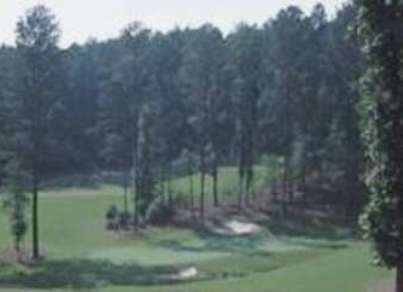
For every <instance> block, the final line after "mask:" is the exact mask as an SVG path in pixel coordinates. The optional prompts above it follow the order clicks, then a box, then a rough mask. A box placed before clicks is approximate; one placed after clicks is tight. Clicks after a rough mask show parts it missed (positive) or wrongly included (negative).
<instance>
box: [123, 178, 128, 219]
mask: <svg viewBox="0 0 403 292" xmlns="http://www.w3.org/2000/svg"><path fill="white" fill-rule="evenodd" d="M128 188H129V172H128V171H125V173H124V181H123V209H124V212H125V213H126V214H127V213H128V212H129V203H128Z"/></svg>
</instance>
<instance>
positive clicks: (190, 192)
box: [189, 171, 195, 215]
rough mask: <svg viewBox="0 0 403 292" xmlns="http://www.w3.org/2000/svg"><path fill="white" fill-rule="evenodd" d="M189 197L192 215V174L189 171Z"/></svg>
mask: <svg viewBox="0 0 403 292" xmlns="http://www.w3.org/2000/svg"><path fill="white" fill-rule="evenodd" d="M189 195H190V208H191V212H192V215H193V212H194V207H195V206H194V195H193V173H192V171H189Z"/></svg>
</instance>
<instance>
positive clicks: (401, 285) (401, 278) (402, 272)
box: [395, 263, 403, 292]
mask: <svg viewBox="0 0 403 292" xmlns="http://www.w3.org/2000/svg"><path fill="white" fill-rule="evenodd" d="M395 291H396V292H403V263H400V264H399V265H398V267H397V268H396V288H395Z"/></svg>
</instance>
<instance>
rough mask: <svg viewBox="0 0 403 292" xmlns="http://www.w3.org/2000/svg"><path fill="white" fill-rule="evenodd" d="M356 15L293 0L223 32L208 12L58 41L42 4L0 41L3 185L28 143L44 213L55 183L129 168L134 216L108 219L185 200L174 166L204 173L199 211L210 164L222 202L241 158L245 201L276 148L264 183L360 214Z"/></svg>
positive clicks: (315, 204)
mask: <svg viewBox="0 0 403 292" xmlns="http://www.w3.org/2000/svg"><path fill="white" fill-rule="evenodd" d="M356 13H357V11H356V8H355V6H354V5H346V6H345V7H344V8H343V9H342V10H340V11H339V13H338V14H337V15H336V17H335V18H334V19H329V18H328V17H327V16H326V11H325V9H324V8H323V6H322V5H317V6H316V7H315V8H314V10H313V11H312V13H311V14H310V15H306V14H304V13H303V12H302V10H301V9H299V8H298V7H295V6H291V7H288V8H286V9H284V10H282V11H280V12H279V14H278V15H277V16H276V17H274V18H273V19H269V20H268V21H267V22H266V23H265V24H264V25H263V26H257V25H248V24H240V25H238V26H237V27H236V29H235V30H234V31H233V32H232V33H230V34H229V35H227V36H224V35H223V34H222V32H221V31H220V30H219V29H218V28H217V27H215V26H213V25H212V24H205V25H202V26H200V27H199V28H194V29H190V28H186V29H179V28H177V29H174V30H172V31H169V32H167V33H162V32H154V31H151V30H149V29H147V28H145V27H144V26H143V25H142V24H141V23H138V22H134V23H132V24H130V25H128V26H127V27H126V28H125V29H124V30H123V32H122V34H121V35H120V37H118V38H116V39H111V40H108V41H104V42H98V41H95V40H92V41H89V42H87V43H86V44H84V45H77V44H73V45H72V46H71V47H69V48H67V49H65V50H60V49H59V48H58V47H57V41H58V37H59V33H60V32H59V31H58V28H57V23H56V21H55V18H54V16H53V15H52V14H51V13H50V11H48V9H47V8H45V7H43V6H38V7H36V8H34V9H33V10H31V11H29V12H28V14H27V16H26V18H23V19H22V20H21V21H20V23H19V25H18V29H17V46H16V47H15V48H13V47H11V48H8V47H3V48H1V49H0V60H1V62H0V66H1V69H2V70H1V71H0V185H1V184H2V183H1V180H2V178H4V177H6V172H5V168H4V165H6V164H7V163H8V160H9V159H11V158H10V157H11V156H10V153H18V155H17V156H18V158H19V159H20V161H21V163H22V164H23V165H24V168H25V169H26V171H27V174H28V175H29V177H30V179H31V181H30V183H31V184H30V190H32V191H33V194H34V195H33V200H32V203H33V205H32V206H33V214H34V216H33V219H34V220H33V223H35V222H37V214H36V211H34V210H37V193H38V191H39V188H40V187H41V185H46V181H48V180H54V179H55V177H56V176H59V175H66V176H69V175H73V176H74V175H78V176H79V175H81V174H85V175H91V174H93V173H99V172H101V171H108V172H113V173H119V175H118V176H119V177H122V179H121V180H120V181H119V183H120V184H121V185H122V189H123V192H122V193H123V196H122V199H123V213H122V214H124V216H119V215H118V214H117V215H116V217H115V218H114V219H113V220H112V221H116V222H115V223H116V225H119V223H118V221H119V220H120V219H122V220H123V221H126V219H127V218H126V214H128V213H129V210H132V211H130V212H132V213H133V214H132V215H133V217H134V218H132V219H133V220H129V221H133V223H134V224H138V223H141V221H142V220H145V221H146V220H147V217H148V215H147V213H148V210H150V209H152V206H153V204H154V202H155V201H158V202H159V204H160V206H159V207H158V208H157V209H161V210H162V209H164V208H167V209H174V210H175V208H177V207H178V206H174V205H175V204H176V203H178V202H177V201H176V200H175V195H174V193H173V190H172V187H171V180H172V178H173V177H175V176H178V175H181V174H184V173H188V174H195V173H198V172H199V173H200V178H195V177H194V176H192V175H189V186H190V187H189V190H188V192H189V194H190V196H188V197H190V198H191V199H190V202H188V204H187V205H188V207H187V208H191V210H192V211H195V210H197V211H199V213H200V217H201V218H203V217H204V211H205V207H206V202H209V200H208V198H206V194H207V193H208V192H206V190H205V187H206V185H208V184H206V181H207V179H208V177H209V176H211V178H212V182H213V183H212V192H211V193H212V197H213V203H214V205H215V206H219V205H220V204H221V203H223V204H225V203H226V202H225V200H226V199H225V198H224V197H223V196H221V195H222V194H219V189H220V188H219V187H218V186H219V175H218V167H219V166H220V165H221V166H222V165H238V166H239V176H240V182H241V183H240V190H239V200H238V201H239V202H238V204H239V207H244V206H246V204H245V203H251V204H253V203H254V202H253V201H254V196H253V195H254V194H255V193H256V192H258V191H261V190H255V189H254V180H255V177H254V176H255V174H254V166H255V164H257V163H258V162H259V161H260V160H261V158H262V157H263V156H264V155H268V156H270V157H273V158H274V159H275V161H276V162H278V164H281V167H276V169H277V170H276V173H275V174H274V175H271V180H272V181H270V182H268V183H267V184H265V185H273V186H280V187H278V190H277V193H278V195H279V196H278V197H279V198H280V199H281V200H282V202H283V203H284V206H286V205H293V204H295V205H296V206H302V205H303V206H304V208H320V209H321V210H322V211H323V210H329V209H332V212H333V213H343V214H342V215H343V216H345V218H346V219H347V220H350V221H351V220H354V219H355V217H356V216H357V213H358V210H359V209H360V207H361V206H362V205H363V202H364V201H365V188H364V187H363V185H362V183H361V181H360V175H361V173H362V168H363V151H362V146H361V142H360V139H359V128H358V117H357V113H356V111H355V108H356V106H357V96H358V94H357V91H358V90H357V81H358V79H359V76H360V74H361V72H362V71H363V70H364V68H365V64H364V62H363V61H362V57H361V53H360V50H359V46H358V44H357V39H356V36H355V35H354V34H350V37H349V36H348V33H349V31H348V30H349V29H348V27H349V26H350V25H351V23H352V22H353V20H354V17H355V15H356ZM34 31H38V32H39V33H37V34H36V33H34ZM10 64H11V65H10ZM9 68H14V69H15V70H8V69H9ZM3 69H4V70H3ZM33 72H35V74H33ZM15 85H18V86H15ZM5 125H7V126H5ZM10 125H11V126H10ZM5 137H13V139H11V140H10V139H6V138H5ZM8 140H10V141H8ZM14 140H15V141H18V143H17V144H13V143H14ZM16 145H18V147H17V146H16ZM17 150H18V151H17ZM181 164H182V165H183V166H184V167H178V165H181ZM120 174H121V175H120ZM45 180H46V181H45ZM296 181H297V182H298V183H296ZM196 184H200V186H201V187H200V188H196ZM195 189H200V190H201V191H200V193H199V194H197V196H198V200H196V194H193V193H194V190H195ZM262 192H264V193H265V194H266V193H267V195H268V196H269V195H270V191H269V190H266V189H265V190H262ZM186 195H187V194H185V196H186ZM130 197H132V200H130ZM185 205H186V204H184V206H183V208H186V206H185ZM325 206H326V208H325ZM298 208H299V207H298ZM118 213H120V212H118ZM156 213H158V212H156ZM35 214H36V215H35ZM119 217H120V219H119ZM33 227H34V228H33V229H34V230H37V228H36V223H35V224H34V226H33ZM35 234H37V232H36V231H35ZM34 237H35V238H37V236H34ZM35 241H36V242H37V240H35ZM36 247H37V244H36Z"/></svg>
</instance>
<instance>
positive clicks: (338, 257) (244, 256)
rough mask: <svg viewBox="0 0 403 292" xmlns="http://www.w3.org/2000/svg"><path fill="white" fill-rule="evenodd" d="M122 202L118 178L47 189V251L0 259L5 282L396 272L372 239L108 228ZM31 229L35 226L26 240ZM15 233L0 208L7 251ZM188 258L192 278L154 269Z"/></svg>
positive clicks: (299, 288)
mask: <svg viewBox="0 0 403 292" xmlns="http://www.w3.org/2000/svg"><path fill="white" fill-rule="evenodd" d="M261 173H263V171H262V172H261ZM220 177H221V179H220V182H221V183H220V190H221V192H224V191H225V190H226V189H230V188H233V187H234V182H235V184H236V183H237V172H236V170H235V169H234V168H223V169H221V170H220ZM188 181H189V180H188V179H187V178H181V179H177V180H175V181H174V182H173V184H174V188H177V189H179V190H183V191H185V190H186V189H187V187H188V185H187V182H188ZM210 183H211V181H210V180H209V181H208V184H210ZM196 191H197V190H196ZM209 195H210V196H211V193H209ZM121 203H122V191H121V189H120V188H119V187H117V186H113V185H101V186H99V187H98V188H94V189H90V188H69V189H62V190H57V191H55V190H53V191H44V192H42V193H41V196H40V205H39V207H40V239H41V244H42V248H44V249H45V250H46V251H47V252H48V258H47V260H46V261H45V262H44V263H42V264H40V265H38V266H34V267H20V266H0V291H1V292H5V291H40V292H42V291H50V290H51V291H72V290H75V289H89V290H96V291H105V292H113V291H119V292H120V291H122V292H125V291H150V292H157V291H168V292H198V291H200V292H205V291H209V292H210V291H211V292H219V291H220V292H221V291H223V292H226V291H231V292H238V291H240V292H243V291H245V292H246V291H247V292H260V291H262V292H263V291H264V292H270V291H273V292H282V291H283V292H288V291H289V292H305V291H306V292H308V291H309V292H316V291H317V292H319V291H330V292H332V291H343V292H366V291H367V288H369V287H370V286H371V285H373V283H376V281H378V280H380V279H384V278H387V277H389V276H390V274H389V273H388V272H387V271H384V270H382V269H377V268H374V267H372V266H370V265H369V258H370V257H369V254H368V246H367V244H365V243H355V242H349V241H334V240H326V239H318V238H315V239H311V238H301V237H292V236H284V235H283V236H276V235H273V234H271V233H270V232H269V231H266V232H264V233H262V234H260V235H256V236H251V237H217V236H213V235H209V234H206V233H205V232H202V231H200V230H197V229H196V230H190V229H178V228H174V227H167V228H150V229H149V230H147V231H146V232H144V233H142V234H138V235H135V236H134V235H128V234H126V235H123V234H120V235H119V234H115V233H112V232H109V231H107V230H105V228H104V225H105V220H104V217H105V216H104V215H105V211H106V209H107V208H108V206H110V205H111V204H117V205H120V204H121ZM30 238H31V236H30V232H29V233H28V236H27V238H26V241H25V247H26V248H30ZM11 242H12V241H11V237H10V235H9V231H8V223H7V216H6V214H5V212H4V210H1V211H0V250H3V249H6V248H7V247H9V246H11ZM188 266H195V267H196V268H197V269H198V271H199V276H198V277H197V278H196V279H195V281H192V282H189V283H170V284H169V285H167V283H165V284H164V282H163V281H158V280H156V278H155V277H154V278H153V275H159V274H161V273H167V272H169V273H170V272H172V271H176V270H177V269H179V268H181V267H188ZM3 287H4V288H3Z"/></svg>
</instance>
